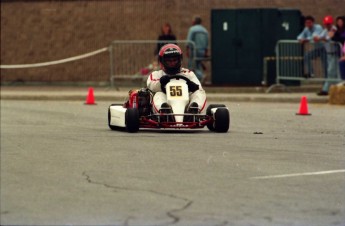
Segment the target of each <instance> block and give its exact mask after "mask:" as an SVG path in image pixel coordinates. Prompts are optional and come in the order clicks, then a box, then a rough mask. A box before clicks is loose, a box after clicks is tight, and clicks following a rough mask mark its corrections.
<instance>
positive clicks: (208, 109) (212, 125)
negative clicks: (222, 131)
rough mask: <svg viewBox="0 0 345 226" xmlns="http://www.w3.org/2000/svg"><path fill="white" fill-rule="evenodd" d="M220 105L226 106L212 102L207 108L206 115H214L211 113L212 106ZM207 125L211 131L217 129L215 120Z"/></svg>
mask: <svg viewBox="0 0 345 226" xmlns="http://www.w3.org/2000/svg"><path fill="white" fill-rule="evenodd" d="M218 107H226V106H225V105H224V104H210V105H209V106H208V107H207V109H206V115H208V116H211V117H213V115H212V113H211V109H212V108H218ZM206 126H207V128H208V129H209V130H210V131H215V128H214V127H215V126H214V122H212V123H210V124H207V125H206Z"/></svg>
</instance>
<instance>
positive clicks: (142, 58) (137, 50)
mask: <svg viewBox="0 0 345 226" xmlns="http://www.w3.org/2000/svg"><path fill="white" fill-rule="evenodd" d="M158 43H169V41H157V40H132V41H128V40H115V41H113V42H112V43H111V44H110V47H109V52H110V86H111V87H114V86H115V80H120V79H124V80H129V81H135V82H140V83H142V84H141V85H143V84H144V83H145V84H146V80H147V76H149V75H150V74H151V72H152V71H155V70H159V63H158V58H157V55H155V50H156V49H157V45H158ZM170 43H175V44H177V45H179V46H180V48H181V49H182V51H183V52H184V53H185V51H186V49H187V46H190V47H191V48H190V49H192V50H193V51H194V54H191V55H192V56H195V55H196V54H195V44H194V42H190V41H187V40H177V41H170ZM191 60H192V62H193V65H194V63H195V59H194V58H192V59H191ZM187 65H188V59H187V57H186V54H184V60H183V65H182V66H183V67H186V68H188V67H187Z"/></svg>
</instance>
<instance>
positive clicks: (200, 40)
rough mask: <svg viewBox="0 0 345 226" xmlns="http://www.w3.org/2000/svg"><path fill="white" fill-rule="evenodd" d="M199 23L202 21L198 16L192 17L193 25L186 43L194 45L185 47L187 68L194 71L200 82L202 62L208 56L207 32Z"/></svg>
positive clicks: (202, 68)
mask: <svg viewBox="0 0 345 226" xmlns="http://www.w3.org/2000/svg"><path fill="white" fill-rule="evenodd" d="M201 23H202V20H201V18H200V17H199V16H196V17H194V19H193V24H192V26H191V27H190V28H189V30H188V35H187V41H190V42H194V44H195V45H194V46H193V45H191V44H188V45H187V57H188V67H189V68H191V69H193V70H194V72H195V74H196V76H197V78H198V79H199V80H200V81H201V80H202V78H203V70H204V65H203V64H202V60H203V58H206V57H207V56H208V42H209V35H208V31H207V29H206V28H205V27H204V26H203V25H201ZM194 47H195V49H194ZM194 54H195V56H194Z"/></svg>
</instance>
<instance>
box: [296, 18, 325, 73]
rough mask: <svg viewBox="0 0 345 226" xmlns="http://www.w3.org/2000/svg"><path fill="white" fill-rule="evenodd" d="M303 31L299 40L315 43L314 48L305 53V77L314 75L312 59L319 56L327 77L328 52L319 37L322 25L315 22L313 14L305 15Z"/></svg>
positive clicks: (302, 42)
mask: <svg viewBox="0 0 345 226" xmlns="http://www.w3.org/2000/svg"><path fill="white" fill-rule="evenodd" d="M304 26H305V28H304V29H303V31H302V32H301V33H300V34H299V35H298V36H297V40H298V41H299V42H300V43H301V44H305V43H313V44H312V45H313V49H312V50H309V51H307V52H306V54H305V55H304V64H305V73H304V77H306V78H310V77H314V68H313V65H312V60H314V59H316V58H319V57H320V59H321V63H322V67H323V71H324V77H327V54H326V51H325V48H324V46H323V44H320V43H319V37H320V35H321V33H322V30H323V29H322V26H321V25H319V24H315V19H314V17H312V16H306V17H304Z"/></svg>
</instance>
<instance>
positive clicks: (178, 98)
mask: <svg viewBox="0 0 345 226" xmlns="http://www.w3.org/2000/svg"><path fill="white" fill-rule="evenodd" d="M166 94H167V102H168V104H169V105H170V106H171V108H172V111H173V112H174V114H184V112H185V109H186V106H187V104H188V103H189V92H188V86H187V84H186V81H185V80H176V79H172V80H170V82H169V83H168V84H167V85H166ZM175 121H176V122H182V121H183V115H175Z"/></svg>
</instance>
